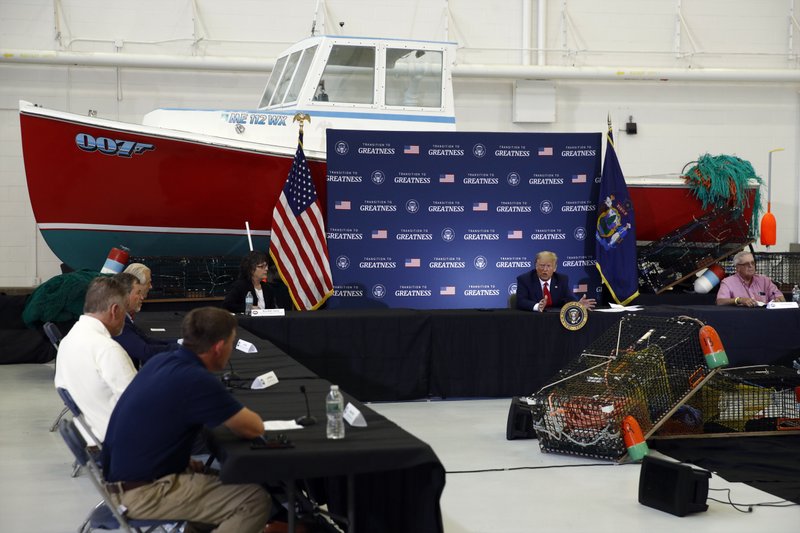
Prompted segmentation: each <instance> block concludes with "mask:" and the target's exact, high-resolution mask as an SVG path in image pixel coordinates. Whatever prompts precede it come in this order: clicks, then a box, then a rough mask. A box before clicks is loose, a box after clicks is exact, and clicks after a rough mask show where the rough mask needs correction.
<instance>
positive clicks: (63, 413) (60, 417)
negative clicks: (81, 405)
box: [50, 407, 69, 433]
mask: <svg viewBox="0 0 800 533" xmlns="http://www.w3.org/2000/svg"><path fill="white" fill-rule="evenodd" d="M68 412H69V407H64V408H63V409H62V410H61V412H60V413H58V416H57V417H56V420H55V422H53V425H52V426H50V433H52V432H54V431H55V430H56V429H57V428H58V423H59V422H61V419H62V418H64V415H65V414H67V413H68Z"/></svg>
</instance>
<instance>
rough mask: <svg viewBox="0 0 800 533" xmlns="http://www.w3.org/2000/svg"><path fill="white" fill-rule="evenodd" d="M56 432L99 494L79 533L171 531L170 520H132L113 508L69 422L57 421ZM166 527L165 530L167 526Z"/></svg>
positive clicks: (96, 469)
mask: <svg viewBox="0 0 800 533" xmlns="http://www.w3.org/2000/svg"><path fill="white" fill-rule="evenodd" d="M58 432H59V433H60V434H61V437H62V438H63V439H64V442H65V443H66V444H67V447H68V448H69V450H70V451H71V452H72V454H73V455H74V456H75V461H76V462H77V463H78V464H80V465H81V466H82V467H84V469H85V470H86V471H87V472H88V473H89V478H90V479H91V481H92V485H94V488H95V489H97V492H98V493H100V496H101V497H102V498H103V500H102V501H101V502H100V503H98V504H97V505H96V506H95V507H94V509H92V511H91V512H90V513H89V516H87V517H86V520H85V521H84V523H83V524H82V525H81V527H80V528H79V529H78V531H79V532H80V533H89V532H91V531H94V530H96V529H100V530H120V529H121V530H122V531H125V532H127V533H134V532H136V533H144V532H155V531H163V532H167V531H174V530H176V524H175V521H174V520H172V521H170V520H136V519H129V518H127V517H126V516H125V511H126V510H125V509H124V508H121V509H120V508H117V506H116V505H114V502H113V500H112V499H111V495H110V494H109V492H108V489H107V488H106V482H105V478H103V470H102V469H101V468H100V464H99V463H98V462H97V460H96V459H95V457H93V456H92V454H90V453H89V451H88V449H87V448H86V441H85V440H84V439H83V435H81V433H80V431H78V428H77V427H76V425H75V422H74V421H72V420H67V419H64V420H62V421H61V422H59V425H58ZM167 526H169V527H167Z"/></svg>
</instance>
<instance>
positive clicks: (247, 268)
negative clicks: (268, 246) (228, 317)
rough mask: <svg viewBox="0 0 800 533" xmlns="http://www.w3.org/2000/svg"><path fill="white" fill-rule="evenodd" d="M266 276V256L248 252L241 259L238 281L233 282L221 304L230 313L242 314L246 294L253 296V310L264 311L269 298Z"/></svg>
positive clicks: (262, 253)
mask: <svg viewBox="0 0 800 533" xmlns="http://www.w3.org/2000/svg"><path fill="white" fill-rule="evenodd" d="M266 276H267V254H265V253H264V252H250V253H248V254H247V255H246V256H244V257H243V258H242V264H241V266H240V267H239V279H237V280H236V281H234V282H233V283H232V284H231V286H230V287H229V288H228V294H226V295H225V302H224V303H223V304H222V305H223V307H225V309H227V310H228V311H230V312H231V313H244V301H245V298H246V297H247V293H248V292H249V293H250V294H252V295H253V308H254V309H266V307H267V302H268V301H269V300H270V298H269V292H270V291H269V287H267V282H266V281H265V278H266Z"/></svg>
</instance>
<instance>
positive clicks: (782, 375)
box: [655, 365, 800, 437]
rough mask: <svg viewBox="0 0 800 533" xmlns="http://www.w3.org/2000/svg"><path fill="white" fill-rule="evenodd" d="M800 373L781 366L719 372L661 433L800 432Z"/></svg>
mask: <svg viewBox="0 0 800 533" xmlns="http://www.w3.org/2000/svg"><path fill="white" fill-rule="evenodd" d="M799 402H800V375H798V374H797V372H796V371H795V370H792V369H790V368H786V367H781V366H766V365H759V366H750V367H742V368H731V369H725V370H721V371H720V372H718V373H716V374H715V375H714V376H713V377H712V378H711V379H709V380H708V382H707V383H706V384H705V385H704V386H703V388H702V390H700V391H699V392H698V393H697V394H695V395H694V396H693V397H692V398H690V399H689V400H688V401H687V402H686V404H685V405H682V406H681V407H680V408H679V409H678V410H677V411H676V412H675V413H674V414H673V415H672V416H671V417H670V419H669V420H667V421H666V422H665V423H664V424H663V425H662V426H661V427H660V428H659V429H658V431H657V432H656V434H655V436H656V437H669V436H681V437H685V436H690V435H699V436H713V435H721V434H725V435H726V436H730V435H745V434H753V433H761V432H788V431H800V403H799Z"/></svg>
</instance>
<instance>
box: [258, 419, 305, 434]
mask: <svg viewBox="0 0 800 533" xmlns="http://www.w3.org/2000/svg"><path fill="white" fill-rule="evenodd" d="M290 429H303V426H301V425H300V424H298V423H297V422H295V421H294V420H264V431H287V430H290Z"/></svg>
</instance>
